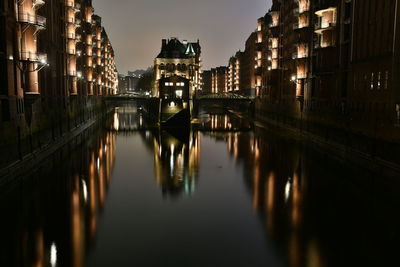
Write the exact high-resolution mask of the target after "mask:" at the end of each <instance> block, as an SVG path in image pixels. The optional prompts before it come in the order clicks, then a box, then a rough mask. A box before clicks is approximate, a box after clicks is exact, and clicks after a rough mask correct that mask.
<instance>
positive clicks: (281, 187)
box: [0, 106, 400, 267]
mask: <svg viewBox="0 0 400 267" xmlns="http://www.w3.org/2000/svg"><path fill="white" fill-rule="evenodd" d="M91 131H92V132H91V133H90V135H89V136H87V138H85V141H84V142H81V143H79V144H77V145H75V146H69V147H67V148H65V149H64V150H62V151H60V152H58V153H57V154H56V155H54V156H53V157H51V158H50V159H48V160H47V161H46V162H44V163H43V165H42V166H41V167H40V168H39V169H38V170H37V171H35V172H34V173H31V174H29V175H27V177H23V179H20V180H19V182H18V183H17V184H16V185H14V186H12V187H11V188H7V189H3V191H2V194H1V197H0V200H1V201H0V212H1V213H0V214H1V220H0V226H1V227H0V266H7V267H10V266H21V267H25V266H35V267H36V266H46V267H47V266H51V267H54V266H67V267H81V266H82V267H84V266H85V267H92V266H93V267H99V266H123V267H125V266H139V267H140V266H174V267H175V266H176V267H179V266H185V267H186V266H244V267H251V266H277V267H279V266H282V267H286V266H288V267H302V266H305V267H306V266H307V267H323V266H324V267H325V266H326V267H330V266H332V267H337V266H399V265H398V264H396V262H397V261H398V257H397V255H398V253H399V248H400V243H399V241H400V230H399V229H400V216H399V207H400V204H399V202H400V201H399V194H398V193H399V187H398V182H397V181H396V177H395V176H390V175H387V176H386V175H384V174H383V173H382V172H380V173H373V172H370V171H368V170H366V169H365V168H361V167H357V166H355V165H351V164H345V163H343V162H340V161H338V160H335V159H333V158H331V157H328V156H326V155H323V154H321V153H320V152H317V151H314V150H313V149H309V148H308V146H307V145H304V144H302V143H301V142H299V141H298V140H296V139H295V138H293V137H290V136H287V135H286V134H284V133H277V130H276V129H268V127H257V126H254V125H252V124H251V123H249V122H248V121H246V120H245V119H240V118H238V117H234V116H230V115H227V114H224V113H221V112H216V111H213V114H207V113H206V112H205V113H203V114H202V115H201V116H200V118H199V120H197V121H196V125H193V127H192V129H191V130H187V131H182V130H175V131H171V130H170V131H166V130H160V129H157V128H154V127H150V126H149V125H147V120H146V119H145V117H144V116H143V114H140V113H137V108H136V107H135V106H122V107H120V108H117V109H116V110H115V113H114V114H113V115H112V116H110V118H109V119H107V120H104V122H102V123H101V125H100V127H97V128H95V129H92V130H91Z"/></svg>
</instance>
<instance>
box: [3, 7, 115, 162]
mask: <svg viewBox="0 0 400 267" xmlns="http://www.w3.org/2000/svg"><path fill="white" fill-rule="evenodd" d="M93 11H94V9H93V7H92V1H90V0H56V1H43V0H25V1H16V0H3V1H1V2H0V14H1V16H0V35H1V38H0V60H1V64H0V68H1V72H2V74H3V75H1V78H0V135H1V136H2V140H1V142H0V146H11V147H14V146H15V147H16V149H9V151H16V153H18V154H19V157H21V156H23V155H24V154H26V153H29V152H30V151H33V150H35V149H36V148H37V147H40V146H41V144H43V143H46V142H47V141H48V140H50V139H54V138H57V136H60V135H62V134H63V133H65V132H68V131H69V130H70V129H72V128H73V127H74V126H75V125H78V124H80V123H82V122H84V121H85V120H87V119H88V118H89V117H90V116H91V114H92V113H93V112H94V110H96V109H97V108H98V106H99V96H102V95H110V94H114V93H116V88H117V85H118V80H117V70H116V66H115V61H114V51H113V49H112V46H111V43H110V41H109V40H108V37H107V34H106V33H105V30H104V28H103V27H102V25H101V19H100V17H98V16H96V15H94V14H93ZM13 136H17V140H14V138H13ZM28 137H29V138H28ZM4 150H5V149H4ZM4 150H3V151H4ZM14 156H15V155H7V156H4V157H3V155H2V159H3V160H7V159H8V158H10V160H12V158H13V157H14ZM0 165H1V163H0Z"/></svg>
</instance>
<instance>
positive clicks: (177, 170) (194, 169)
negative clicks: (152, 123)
mask: <svg viewBox="0 0 400 267" xmlns="http://www.w3.org/2000/svg"><path fill="white" fill-rule="evenodd" d="M153 147H154V165H155V167H154V169H155V176H156V179H157V182H158V184H159V185H160V186H161V187H162V191H163V194H166V195H170V196H174V195H179V194H181V193H182V192H184V193H185V194H188V195H190V194H192V193H193V192H194V191H195V187H196V180H197V177H198V170H199V165H200V133H199V132H191V133H187V135H186V136H181V135H178V136H177V135H175V136H174V135H173V134H170V133H168V132H166V131H162V132H160V133H159V134H158V135H155V136H154V138H153Z"/></svg>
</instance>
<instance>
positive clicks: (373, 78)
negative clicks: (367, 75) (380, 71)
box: [371, 72, 375, 90]
mask: <svg viewBox="0 0 400 267" xmlns="http://www.w3.org/2000/svg"><path fill="white" fill-rule="evenodd" d="M374 76H375V75H374V73H373V72H372V73H371V90H374V80H375V77H374Z"/></svg>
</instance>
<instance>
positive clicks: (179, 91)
mask: <svg viewBox="0 0 400 267" xmlns="http://www.w3.org/2000/svg"><path fill="white" fill-rule="evenodd" d="M182 93H183V91H182V90H176V91H175V95H176V97H177V98H182Z"/></svg>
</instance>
